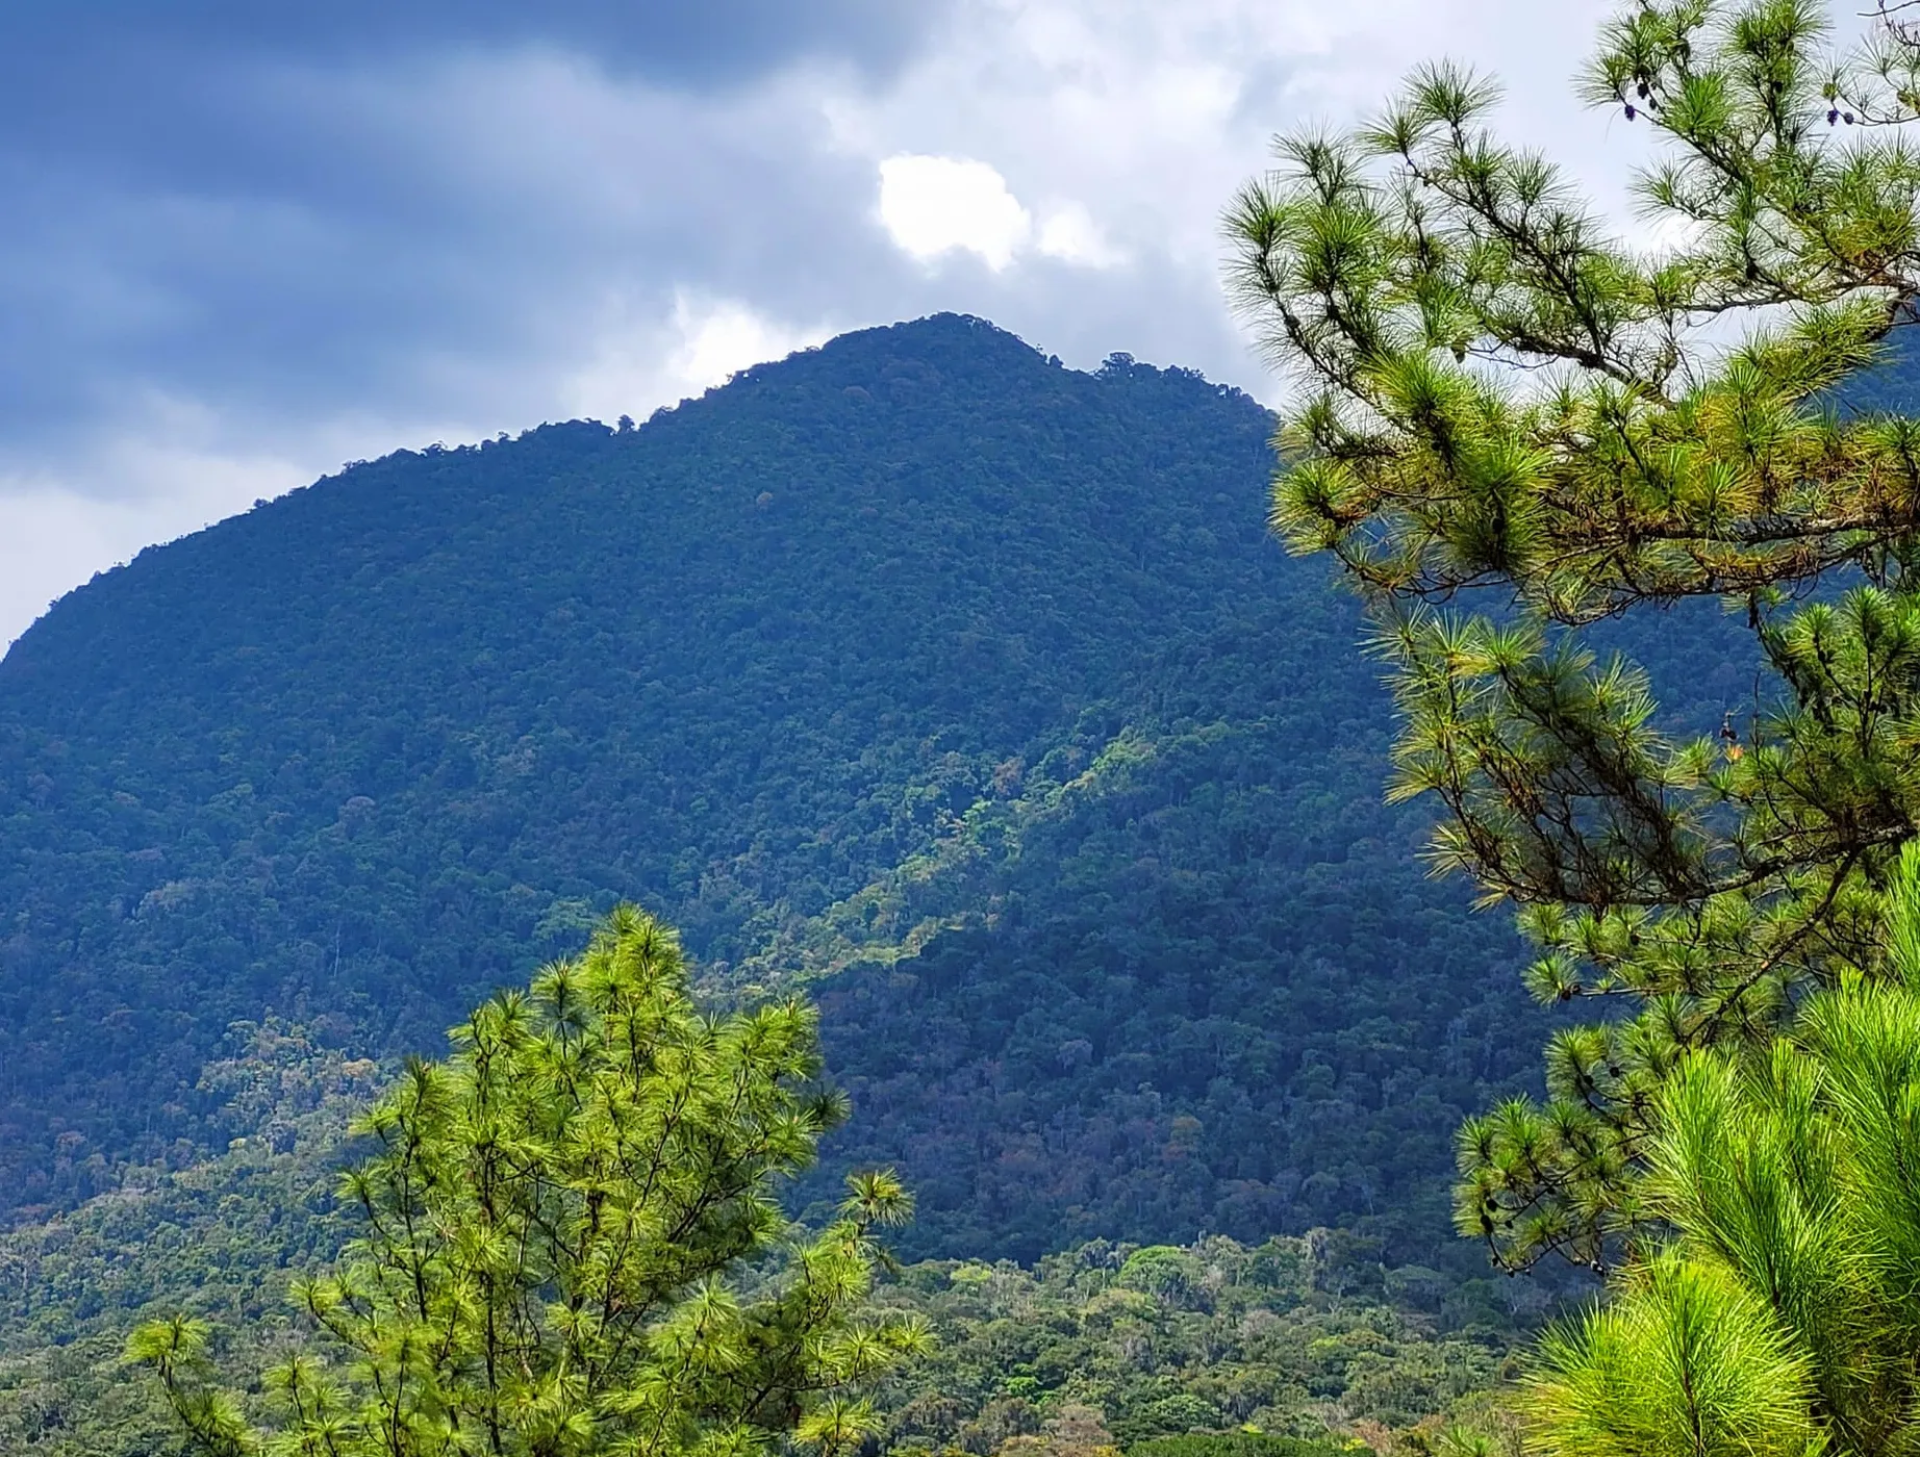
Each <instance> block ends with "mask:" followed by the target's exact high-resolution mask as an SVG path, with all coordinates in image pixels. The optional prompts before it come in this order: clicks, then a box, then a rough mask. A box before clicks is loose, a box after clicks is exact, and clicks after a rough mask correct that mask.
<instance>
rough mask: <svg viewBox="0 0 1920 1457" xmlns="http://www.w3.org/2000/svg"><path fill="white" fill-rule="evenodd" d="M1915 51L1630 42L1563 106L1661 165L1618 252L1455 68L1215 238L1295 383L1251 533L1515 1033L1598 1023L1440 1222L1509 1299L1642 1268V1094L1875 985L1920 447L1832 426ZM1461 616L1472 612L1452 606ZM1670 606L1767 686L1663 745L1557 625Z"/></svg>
mask: <svg viewBox="0 0 1920 1457" xmlns="http://www.w3.org/2000/svg"><path fill="white" fill-rule="evenodd" d="M1899 18H1900V17H1899V16H1898V15H1895V16H1891V17H1883V19H1882V21H1881V23H1879V24H1878V25H1877V27H1876V28H1875V29H1873V31H1872V33H1871V35H1870V37H1869V39H1868V40H1867V42H1866V43H1865V45H1864V48H1862V49H1858V50H1851V51H1844V52H1842V51H1840V50H1838V49H1836V43H1835V42H1834V41H1832V39H1831V38H1830V35H1829V23H1828V16H1827V14H1826V12H1825V10H1824V8H1823V5H1822V4H1820V3H1816V0H1741V3H1734V0H1671V3H1655V0H1639V3H1633V4H1629V5H1625V6H1623V7H1622V9H1621V11H1620V13H1619V14H1618V16H1617V18H1616V19H1614V20H1613V21H1612V22H1611V23H1610V24H1608V25H1607V26H1606V28H1605V30H1604V32H1603V35H1602V38H1601V42H1600V46H1599V49H1598V53H1597V55H1596V56H1595V57H1594V59H1593V60H1592V62H1591V63H1590V65H1589V66H1588V67H1587V70H1586V73H1585V79H1584V82H1583V86H1584V90H1585V93H1586V95H1587V96H1588V98H1589V99H1591V100H1592V101H1594V102H1595V103H1597V104H1599V105H1600V106H1602V107H1604V108H1606V109H1607V110H1608V111H1610V112H1611V114H1612V116H1613V118H1614V122H1613V125H1614V126H1615V128H1616V129H1617V130H1619V131H1621V132H1623V133H1625V134H1632V133H1636V132H1637V133H1641V134H1643V135H1645V136H1646V137H1647V138H1648V141H1649V144H1650V145H1651V148H1652V152H1651V160H1650V163H1649V165H1648V166H1647V168H1646V169H1645V170H1644V171H1643V172H1642V173H1641V174H1640V177H1639V181H1638V193H1639V198H1638V200H1639V203H1640V205H1641V213H1642V216H1641V219H1640V220H1639V222H1638V223H1637V224H1635V225H1634V226H1633V227H1632V229H1631V231H1630V233H1623V232H1622V231H1621V230H1619V229H1617V228H1616V227H1615V226H1614V225H1613V224H1612V223H1611V222H1610V221H1609V220H1608V219H1607V218H1606V217H1604V216H1603V215H1602V214H1601V212H1600V211H1599V210H1598V209H1597V208H1595V207H1594V206H1593V205H1591V204H1590V203H1588V202H1586V201H1585V200H1583V198H1582V197H1581V196H1580V193H1579V190H1578V188H1577V187H1576V186H1575V184H1574V183H1573V182H1572V181H1571V180H1570V179H1569V178H1568V177H1567V176H1566V175H1565V173H1564V172H1563V171H1562V170H1561V169H1560V168H1559V167H1557V166H1556V165H1555V164H1554V163H1553V162H1551V161H1550V160H1548V159H1547V158H1545V157H1543V156H1541V155H1539V154H1537V153H1535V152H1532V151H1529V150H1526V149H1524V148H1520V147H1516V146H1513V145H1510V144H1508V143H1506V142H1504V141H1502V140H1501V139H1500V138H1499V137H1498V136H1497V135H1496V133H1495V132H1494V130H1493V129H1492V124H1491V120H1490V118H1491V114H1492V110H1493V107H1494V102H1495V88H1494V87H1493V86H1492V85H1491V84H1489V83H1487V82H1485V81H1483V80H1480V79H1478V78H1476V77H1474V76H1471V75H1469V74H1466V73H1465V72H1462V71H1460V70H1458V69H1456V68H1453V67H1451V66H1447V65H1434V66H1430V67H1427V68H1426V69H1424V70H1422V71H1420V72H1419V73H1417V74H1416V75H1415V76H1414V77H1413V78H1412V80H1411V81H1410V83H1409V84H1408V86H1407V88H1406V90H1405V92H1404V93H1403V94H1402V95H1401V96H1399V97H1398V98H1397V99H1396V100H1394V101H1393V102H1392V103H1391V104H1390V105H1389V106H1388V107H1387V109H1386V110H1385V111H1384V112H1383V113H1382V114H1381V115H1380V116H1379V117H1378V118H1377V119H1376V120H1375V121H1373V122H1372V123H1370V124H1368V125H1365V126H1360V127H1356V128H1353V129H1351V130H1348V131H1345V132H1338V133H1308V134H1301V135H1295V136H1290V137H1285V138H1283V139H1281V140H1280V142H1279V143H1278V157H1279V165H1278V167H1277V169H1276V170H1275V171H1274V172H1273V173H1272V174H1271V175H1269V176H1266V177H1262V178H1260V179H1257V180H1256V181H1254V182H1253V183H1251V184H1249V185H1248V186H1247V187H1246V188H1245V189H1244V190H1243V191H1242V193H1241V194H1240V196H1239V197H1238V198H1237V199H1236V201H1235V202H1234V204H1233V206H1232V208H1231V209H1230V212H1229V214H1228V218H1227V229H1228V235H1229V239H1230V245H1231V248H1232V259H1231V262H1230V264H1229V282H1230V286H1231V288H1232V290H1233V292H1234V295H1235V297H1236V299H1237V301H1238V303H1239V305H1240V306H1241V307H1242V309H1243V311H1244V313H1245V316H1246V318H1247V319H1248V320H1249V321H1250V323H1251V325H1252V327H1253V329H1254V331H1255V332H1256V334H1257V336H1258V338H1259V340H1260V342H1261V344H1262V345H1263V346H1264V347H1265V348H1266V350H1267V351H1268V353H1269V354H1270V355H1271V357H1272V359H1273V361H1274V362H1275V363H1276V364H1277V365H1278V366H1279V367H1280V368H1281V369H1283V370H1284V371H1285V372H1286V374H1287V375H1288V377H1289V378H1290V380H1291V382H1292V384H1293V386H1294V396H1293V400H1292V403H1291V405H1290V407H1289V408H1288V410H1287V412H1286V415H1285V420H1284V425H1283V429H1282V434H1281V437H1280V444H1281V449H1282V453H1283V462H1284V463H1283V467H1282V470H1281V472H1280V475H1279V477H1278V479H1277V482H1276V485H1275V490H1274V498H1273V520H1274V523H1275V525H1276V527H1277V529H1278V530H1279V531H1280V532H1281V533H1283V535H1284V536H1285V538H1286V539H1287V540H1288V542H1289V543H1290V544H1291V545H1292V546H1293V547H1294V548H1295V549H1297V550H1301V551H1325V552H1329V553H1331V554H1333V555H1334V556H1335V557H1336V558H1337V559H1338V560H1339V562H1340V563H1341V564H1342V566H1343V567H1344V568H1345V570H1346V573H1347V575H1348V576H1349V577H1350V579H1351V580H1352V581H1353V582H1354V583H1355V584H1357V585H1358V587H1359V588H1360V589H1361V591H1362V592H1363V593H1365V595H1366V596H1367V598H1368V600H1369V602H1370V605H1371V607H1372V610H1373V612H1374V614H1375V616H1376V620H1377V622H1378V624H1379V641H1380V645H1381V649H1382V651H1383V652H1384V653H1385V654H1387V655H1388V656H1389V657H1390V659H1391V660H1392V662H1393V663H1394V665H1395V669H1396V674H1397V691H1398V697H1399V704H1400V709H1401V712H1402V715H1403V719H1402V724H1401V729H1400V733H1399V738H1398V742H1397V745H1396V748H1395V764H1396V776H1395V780H1394V783H1393V788H1392V793H1394V794H1395V795H1400V796H1407V795H1414V794H1422V793H1428V794H1433V795H1436V796H1438V798H1439V800H1440V802H1441V804H1442V805H1443V806H1444V808H1445V810H1446V814H1445V816H1444V819H1443V823H1442V826H1441V828H1440V830H1439V831H1438V834H1437V838H1436V841H1435V844H1434V856H1435V859H1436V860H1437V862H1438V863H1439V864H1440V865H1442V866H1445V867H1454V868H1460V869H1464V870H1466V871H1468V872H1470V873H1471V874H1473V875H1474V876H1476V877H1478V879H1479V882H1480V884H1481V886H1482V887H1483V889H1484V891H1485V893H1486V896H1487V897H1488V898H1489V899H1493V900H1497V899H1501V898H1506V899H1509V900H1511V901H1513V902H1515V903H1516V904H1517V905H1518V906H1519V908H1520V910H1521V915H1522V921H1523V925H1524V927H1525V928H1526V929H1527V930H1528V931H1529V932H1530V933H1531V935H1532V936H1533V937H1534V938H1535V940H1536V941H1537V943H1538V945H1539V947H1540V957H1539V960H1538V962H1537V964H1536V965H1535V966H1534V967H1533V969H1532V971H1531V973H1530V976H1531V981H1532V985H1533V987H1534V988H1535V990H1536V991H1537V993H1538V994H1539V995H1540V996H1541V997H1542V998H1544V999H1547V1000H1550V1001H1551V1000H1565V999H1572V998H1579V997H1606V998H1613V999H1617V1000H1618V1001H1620V1002H1621V1003H1622V1004H1623V1005H1622V1006H1621V1007H1620V1011H1621V1013H1622V1015H1616V1016H1611V1017H1608V1018H1606V1019H1604V1020H1599V1021H1596V1022H1594V1023H1593V1024H1591V1025H1587V1026H1582V1027H1577V1028H1573V1029H1570V1030H1568V1031H1566V1032H1564V1033H1562V1034H1561V1035H1560V1036H1558V1037H1557V1038H1556V1039H1555V1040H1554V1041H1553V1043H1552V1045H1551V1046H1550V1048H1549V1050H1548V1054H1547V1071H1548V1088H1549V1094H1550V1096H1549V1099H1548V1101H1546V1102H1545V1103H1544V1104H1536V1103H1534V1102H1532V1101H1527V1100H1522V1101H1518V1102H1514V1103H1512V1104H1509V1105H1507V1106H1505V1107H1502V1108H1499V1109H1497V1110H1495V1111H1494V1112H1492V1113H1491V1114H1489V1115H1487V1116H1485V1117H1483V1118H1480V1119H1477V1120H1475V1121H1473V1122H1472V1123H1470V1124H1469V1125H1468V1127H1467V1128H1466V1129H1465V1130H1464V1131H1463V1135H1462V1141H1461V1157H1462V1165H1463V1182H1462V1186H1461V1190H1460V1197H1459V1220H1460V1224H1461V1227H1462V1229H1463V1230H1464V1231H1466V1232H1468V1233H1470V1234H1472V1235H1474V1236H1476V1237H1481V1238H1484V1239H1486V1240H1487V1241H1488V1242H1489V1244H1490V1245H1491V1247H1492V1249H1493V1252H1494V1254H1495V1256H1496V1258H1497V1259H1499V1260H1500V1261H1502V1262H1504V1263H1506V1264H1508V1265H1520V1264H1525V1263H1527V1262H1529V1261H1531V1260H1534V1259H1536V1258H1538V1257H1539V1256H1540V1255H1541V1254H1542V1253H1544V1252H1546V1251H1549V1250H1559V1251H1562V1252H1564V1253H1567V1254H1568V1255H1570V1256H1572V1257H1573V1258H1576V1259H1579V1260H1582V1261H1587V1262H1591V1263H1593V1264H1595V1265H1596V1266H1598V1265H1602V1264H1604V1263H1605V1262H1607V1261H1608V1260H1610V1259H1611V1258H1612V1257H1613V1254H1614V1252H1616V1251H1618V1250H1619V1249H1621V1248H1622V1247H1630V1246H1631V1245H1632V1244H1633V1242H1634V1240H1635V1239H1636V1238H1637V1237H1638V1236H1639V1235H1641V1234H1642V1233H1644V1232H1645V1231H1646V1230H1647V1229H1648V1227H1649V1221H1650V1220H1652V1221H1654V1222H1656V1223H1657V1220H1656V1219H1655V1216H1654V1215H1653V1214H1652V1213H1651V1212H1650V1210H1649V1208H1648V1205H1647V1185H1646V1179H1647V1177H1648V1174H1649V1170H1650V1168H1651V1167H1652V1165H1651V1160H1652V1159H1653V1157H1654V1151H1653V1143H1652V1140H1653V1137H1654V1134H1655V1132H1656V1122H1657V1120H1656V1118H1655V1116H1654V1115H1655V1110H1656V1109H1657V1108H1658V1106H1659V1105H1660V1101H1661V1095H1662V1089H1663V1087H1664V1086H1665V1084H1666V1082H1667V1081H1668V1080H1669V1079H1670V1078H1671V1077H1673V1076H1675V1075H1676V1073H1677V1071H1678V1070H1679V1069H1681V1068H1682V1067H1685V1066H1689V1065H1690V1064H1689V1058H1690V1057H1691V1055H1692V1054H1694V1053H1696V1052H1698V1051H1701V1050H1707V1049H1723V1050H1726V1051H1727V1052H1729V1053H1732V1054H1738V1055H1740V1056H1745V1057H1747V1058H1750V1059H1751V1060H1754V1061H1756V1062H1758V1063H1762V1064H1764V1063H1765V1062H1766V1061H1767V1059H1768V1058H1769V1057H1770V1056H1771V1049H1772V1047H1773V1045H1774V1038H1775V1036H1776V1034H1778V1033H1779V1032H1780V1031H1782V1029H1783V1028H1785V1027H1786V1026H1788V1025H1789V1024H1790V1022H1791V1021H1792V1019H1793V1017H1794V1015H1795V1009H1796V1008H1797V1007H1798V1006H1799V1005H1800V1004H1801V1003H1802V1002H1803V1001H1804V1000H1805V999H1806V997H1807V996H1808V995H1809V994H1810V993H1811V992H1813V991H1815V990H1817V989H1819V988H1822V987H1830V986H1833V985H1835V984H1836V983H1837V982H1838V980H1839V979H1840V978H1841V976H1842V975H1843V974H1844V973H1846V972H1847V971H1848V969H1850V968H1852V969H1865V970H1866V971H1867V972H1868V973H1869V974H1872V975H1879V974H1881V973H1880V970H1879V969H1880V968H1882V967H1884V965H1885V963H1886V957H1885V952H1884V946H1883V945H1882V939H1883V938H1882V929H1881V928H1882V921H1881V919H1880V917H1879V915H1878V912H1877V907H1878V905H1879V898H1880V894H1881V892H1882V891H1883V890H1884V888H1885V886H1886V884H1887V881H1888V877H1889V875H1890V873H1891V870H1892V867H1893V865H1894V863H1895V859H1896V857H1897V855H1898V853H1899V848H1900V846H1901V845H1902V844H1903V843H1905V842H1906V841H1907V840H1909V839H1910V838H1912V837H1913V836H1914V834H1915V832H1916V828H1917V827H1920V576H1917V575H1916V569H1917V568H1920V535H1917V532H1920V422H1916V421H1914V420H1911V419H1907V418H1903V417H1900V416H1897V415H1887V414H1881V413H1874V412H1870V411H1863V410H1852V409H1848V408H1846V407H1844V406H1843V405H1841V404H1839V403H1836V397H1835V395H1834V393H1833V390H1834V387H1835V386H1837V385H1839V384H1841V383H1842V382H1843V381H1845V380H1847V379H1848V377H1849V376H1850V375H1853V374H1854V373H1855V372H1856V371H1859V370H1861V369H1862V368H1863V367H1864V366H1867V365H1869V364H1871V363H1872V362H1873V361H1875V360H1876V359H1880V358H1882V357H1884V356H1885V355H1886V354H1887V352H1888V349H1889V345H1890V341H1891V339H1892V337H1893V335H1894V332H1895V331H1896V329H1899V328H1902V327H1904V326H1905V325H1907V324H1908V323H1909V322H1910V321H1911V320H1912V318H1913V313H1912V306H1913V303H1914V299H1915V295H1916V292H1917V291H1920V222H1917V221H1916V213H1915V206H1916V199H1920V152H1916V151H1915V149H1914V147H1913V145H1912V142H1911V140H1910V138H1909V135H1908V133H1909V130H1910V127H1911V124H1912V123H1913V122H1914V121H1915V120H1916V117H1917V116H1920V43H1917V40H1920V38H1916V37H1914V36H1911V35H1908V34H1906V33H1904V32H1903V31H1902V30H1901V29H1900V28H1899V26H1898V24H1897V21H1898V20H1899ZM1821 587H1825V588H1826V590H1823V591H1820V592H1818V593H1815V595H1814V601H1813V602H1812V604H1811V605H1800V606H1797V607H1796V606H1795V605H1794V604H1795V602H1796V601H1803V600H1804V599H1805V598H1806V596H1807V595H1808V593H1809V591H1810V590H1811V589H1815V588H1821ZM1474 589H1490V590H1491V592H1492V593H1493V594H1494V595H1495V596H1496V597H1497V598H1498V599H1499V607H1498V610H1497V612H1496V613H1493V614H1489V615H1480V616H1471V615H1463V614H1461V613H1460V612H1459V611H1458V607H1457V603H1458V602H1459V600H1460V598H1461V595H1462V594H1463V593H1469V592H1471V591H1473V590H1474ZM1690 597H1712V598H1720V599H1723V600H1724V601H1726V602H1727V603H1728V604H1729V605H1730V606H1731V607H1733V608H1734V610H1736V611H1737V612H1738V613H1739V614H1741V616H1742V617H1743V619H1744V620H1745V621H1746V622H1747V624H1748V625H1749V627H1750V628H1751V630H1752V632H1753V634H1754V637H1755V639H1756V646H1757V656H1760V657H1762V658H1763V660H1764V661H1765V662H1766V663H1767V664H1769V665H1770V667H1771V669H1772V679H1771V686H1770V687H1769V688H1768V689H1767V690H1766V692H1765V693H1764V694H1763V696H1762V698H1761V700H1760V701H1759V702H1758V703H1757V704H1756V705H1755V707H1754V709H1753V711H1752V712H1751V714H1747V713H1745V712H1743V713H1742V714H1741V715H1740V717H1739V718H1738V719H1736V717H1735V716H1734V715H1732V714H1729V715H1728V717H1727V718H1726V719H1725V721H1724V722H1722V723H1719V724H1701V725H1699V726H1698V727H1699V729H1700V730H1701V734H1700V736H1699V737H1695V738H1685V737H1679V738H1676V737H1670V736H1668V735H1667V734H1664V733H1662V732H1660V731H1659V729H1658V728H1657V727H1656V724H1657V723H1658V722H1659V718H1658V714H1657V709H1658V705H1657V704H1656V703H1655V702H1654V699H1653V695H1652V693H1651V690H1650V688H1649V684H1648V680H1647V678H1646V675H1645V674H1644V673H1642V672H1641V671H1640V670H1639V669H1637V668H1636V667H1635V666H1633V665H1632V664H1630V663H1626V662H1622V661H1619V660H1617V659H1612V658H1609V659H1604V660H1603V659H1601V658H1599V657H1598V656H1597V655H1596V654H1594V653H1593V652H1592V651H1591V650H1590V649H1587V648H1585V647H1583V645H1582V641H1583V640H1582V629H1583V628H1585V627H1587V626H1588V625H1590V624H1592V623H1594V622H1596V621H1598V620H1600V619H1603V618H1607V617H1612V616H1617V615H1620V614H1625V613H1638V612H1642V611H1644V610H1646V609H1649V608H1656V607H1660V606H1664V605H1670V604H1672V603H1674V602H1676V601H1678V600H1680V599H1683V598H1690ZM1715 717H1716V718H1717V717H1718V715H1717V714H1716V715H1715ZM1716 730H1718V732H1716ZM1693 1075H1697V1074H1693ZM1648 1278H1649V1279H1651V1278H1654V1277H1653V1276H1652V1275H1649V1276H1648Z"/></svg>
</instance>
